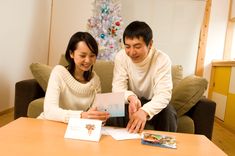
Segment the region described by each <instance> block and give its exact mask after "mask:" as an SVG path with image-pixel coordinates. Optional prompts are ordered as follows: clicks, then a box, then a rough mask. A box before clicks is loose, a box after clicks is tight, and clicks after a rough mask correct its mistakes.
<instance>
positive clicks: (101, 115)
mask: <svg viewBox="0 0 235 156" xmlns="http://www.w3.org/2000/svg"><path fill="white" fill-rule="evenodd" d="M109 117H110V114H109V113H108V112H100V111H98V110H97V108H96V107H91V108H90V109H89V110H88V111H87V112H82V114H81V118H83V119H98V120H101V121H102V122H104V123H105V122H106V120H107V119H108V118H109Z"/></svg>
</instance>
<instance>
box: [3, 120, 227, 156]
mask: <svg viewBox="0 0 235 156" xmlns="http://www.w3.org/2000/svg"><path fill="white" fill-rule="evenodd" d="M66 128H67V124H64V123H59V122H54V121H45V120H39V119H32V118H19V119H17V120H15V121H13V122H11V123H9V124H7V125H5V126H3V127H1V128H0V154H1V155H4V156H29V155H30V156H31V155H32V156H46V155H48V156H73V155H74V156H75V155H76V156H78V155H79V156H90V155H94V156H116V155H117V156H125V155H127V156H132V155H133V156H156V155H157V156H160V155H162V156H168V155H180V156H194V155H197V156H204V155H205V156H210V155H212V154H213V156H217V155H218V156H223V155H226V154H225V153H224V152H223V151H222V150H220V149H219V148H218V147H217V146H216V145H215V144H213V143H212V142H211V141H210V140H209V139H207V138H206V137H205V136H203V135H193V134H184V133H171V132H161V131H155V133H158V134H164V135H170V136H174V137H175V138H176V141H177V149H168V148H161V147H155V146H148V145H142V144H141V142H140V139H134V140H123V141H117V140H114V139H113V138H112V137H111V136H105V135H103V136H101V139H100V141H99V142H92V141H81V140H73V139H65V138H64V134H65V131H66Z"/></svg>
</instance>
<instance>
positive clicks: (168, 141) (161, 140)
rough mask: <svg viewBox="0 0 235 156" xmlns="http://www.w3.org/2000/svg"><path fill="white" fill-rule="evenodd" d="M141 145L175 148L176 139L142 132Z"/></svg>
mask: <svg viewBox="0 0 235 156" xmlns="http://www.w3.org/2000/svg"><path fill="white" fill-rule="evenodd" d="M141 143H142V144H144V145H152V146H159V147H165V148H176V139H175V138H174V137H171V136H165V135H159V134H152V133H146V132H143V133H142V136H141Z"/></svg>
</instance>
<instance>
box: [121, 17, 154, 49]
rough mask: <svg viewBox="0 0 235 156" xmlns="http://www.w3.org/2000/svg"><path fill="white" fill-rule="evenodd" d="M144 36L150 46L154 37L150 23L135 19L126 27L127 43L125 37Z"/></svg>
mask: <svg viewBox="0 0 235 156" xmlns="http://www.w3.org/2000/svg"><path fill="white" fill-rule="evenodd" d="M140 37H143V40H144V42H145V44H146V45H147V46H148V45H149V42H150V41H151V40H152V38H153V32H152V29H151V28H150V27H149V25H148V24H146V23H145V22H141V21H134V22H131V23H130V24H129V25H128V26H127V27H126V29H125V31H124V33H123V42H124V44H125V38H130V39H133V38H138V39H139V38H140Z"/></svg>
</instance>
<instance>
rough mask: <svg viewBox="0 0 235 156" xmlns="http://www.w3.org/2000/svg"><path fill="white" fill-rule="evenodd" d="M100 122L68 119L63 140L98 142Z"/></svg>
mask: <svg viewBox="0 0 235 156" xmlns="http://www.w3.org/2000/svg"><path fill="white" fill-rule="evenodd" d="M101 125H102V121H100V120H93V119H80V118H70V119H69V122H68V126H67V129H66V132H65V136H64V138H69V139H79V140H89V141H99V140H100V137H101Z"/></svg>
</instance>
